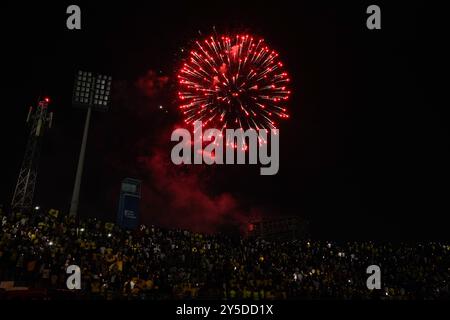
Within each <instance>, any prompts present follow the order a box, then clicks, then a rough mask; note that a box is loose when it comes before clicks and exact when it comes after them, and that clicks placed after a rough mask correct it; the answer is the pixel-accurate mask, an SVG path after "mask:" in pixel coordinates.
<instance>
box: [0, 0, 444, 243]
mask: <svg viewBox="0 0 450 320" xmlns="http://www.w3.org/2000/svg"><path fill="white" fill-rule="evenodd" d="M182 3H183V4H181V3H174V2H167V3H166V4H154V3H153V2H150V1H147V2H146V4H144V3H141V2H135V3H132V2H131V1H127V2H121V3H114V2H112V1H111V2H104V3H101V2H99V3H98V4H96V5H94V4H92V3H86V4H81V3H80V6H81V10H82V30H80V31H69V30H67V29H66V27H65V24H66V17H67V15H66V14H65V11H66V7H67V5H69V4H72V3H67V4H65V3H64V4H61V3H58V4H56V3H48V4H44V3H42V2H39V3H33V4H24V3H17V2H9V3H8V4H6V9H5V10H2V12H3V15H2V22H1V23H2V28H1V32H2V52H3V54H2V56H3V57H2V61H3V62H4V68H3V74H2V77H3V79H4V80H6V83H5V85H3V90H2V92H3V94H2V96H3V103H2V109H3V112H2V126H1V137H0V142H1V146H2V150H3V151H2V166H1V168H0V170H1V172H0V174H1V185H0V203H4V204H8V203H9V202H10V199H11V196H12V191H13V188H14V184H15V180H16V179H17V174H18V170H19V167H20V162H21V159H22V156H23V151H24V148H25V142H26V138H27V131H26V126H25V123H24V120H25V117H26V113H27V110H28V106H29V105H30V104H33V103H34V102H35V101H36V99H37V97H38V96H39V95H40V94H41V95H44V94H45V95H49V96H50V97H51V98H52V104H51V108H52V110H53V111H54V112H55V125H54V128H53V129H52V130H51V131H48V132H47V133H46V137H45V143H44V146H43V154H42V158H41V167H40V172H39V180H38V185H37V189H38V190H37V192H36V195H35V200H36V203H39V204H41V205H43V206H53V207H59V208H61V209H62V210H65V211H67V209H68V207H69V203H70V197H71V190H72V184H73V180H74V175H75V169H76V160H77V154H78V151H79V145H80V142H81V135H82V127H83V120H84V115H85V113H84V112H83V110H79V109H74V108H72V107H71V91H72V85H73V77H74V74H75V72H76V70H78V69H83V70H92V71H97V72H101V73H106V74H110V75H112V76H113V78H114V81H115V92H114V97H113V104H112V107H111V111H110V112H108V113H105V114H100V113H98V114H97V113H96V114H94V116H93V119H92V123H91V126H92V127H91V129H92V130H91V135H90V137H89V145H88V151H87V158H86V166H85V173H84V178H83V179H84V180H83V185H82V197H81V202H82V204H81V207H82V215H90V216H100V217H102V218H105V219H114V217H115V215H116V206H117V201H118V200H117V197H118V189H119V184H120V181H121V179H123V178H124V177H126V176H132V177H136V178H139V179H142V180H143V181H144V184H145V187H146V188H148V189H151V190H153V191H151V194H152V196H151V199H154V198H155V196H157V195H158V190H159V189H158V187H156V186H155V185H154V184H156V183H159V182H160V181H159V180H158V177H157V176H155V172H151V171H152V170H151V169H148V170H146V169H145V168H144V169H142V164H139V159H142V158H144V160H145V159H146V157H152V155H153V154H154V153H155V150H158V152H161V151H162V152H165V151H166V150H167V153H168V152H170V148H169V147H166V148H164V145H165V141H167V146H169V144H170V143H169V140H168V139H166V140H164V137H165V134H167V130H169V129H170V128H171V126H173V125H175V124H176V123H178V122H179V121H180V115H179V114H178V111H177V109H176V102H175V95H174V91H175V87H174V82H173V78H174V75H175V73H176V71H177V67H178V66H179V64H180V61H181V58H182V54H181V53H180V49H181V48H182V47H189V46H190V44H191V43H192V40H194V39H197V38H199V37H200V38H201V36H200V35H199V31H201V32H202V34H203V35H208V34H210V33H212V31H213V26H215V28H216V30H217V31H218V33H224V34H233V33H236V32H248V33H252V34H256V35H259V36H262V37H264V38H265V40H266V42H267V43H268V44H270V46H271V47H272V48H275V49H276V50H277V51H278V52H279V53H280V57H281V59H282V60H283V62H284V63H285V65H286V67H287V69H288V70H289V72H290V74H291V78H292V86H293V88H292V91H293V94H292V99H291V100H290V103H289V109H290V114H291V118H290V120H289V121H286V122H284V123H282V125H281V127H280V134H281V136H280V137H281V153H280V171H279V173H278V174H277V175H276V176H259V173H258V169H257V168H255V167H248V166H246V167H244V168H234V167H232V168H230V167H225V166H220V167H217V166H216V167H214V168H211V167H210V168H203V169H201V171H202V172H200V173H197V172H195V173H194V174H199V175H203V176H205V178H203V177H202V178H199V180H195V181H199V183H201V185H200V186H199V188H201V189H203V190H205V189H206V190H207V191H205V192H206V193H208V194H209V195H210V196H211V197H212V198H213V199H217V198H214V197H215V196H217V195H219V196H220V195H221V194H223V193H226V194H230V195H231V196H232V198H233V199H234V200H233V201H236V202H237V203H238V207H239V208H240V209H239V210H240V211H243V212H247V213H248V212H252V210H257V211H259V212H262V213H263V215H275V216H276V215H299V216H301V217H303V218H305V219H306V220H308V221H309V224H310V231H311V233H312V235H313V236H315V237H322V238H355V239H358V238H376V239H391V238H393V239H429V238H446V237H447V238H448V235H447V232H446V228H445V224H444V223H443V221H444V216H445V215H446V214H448V212H450V211H449V204H448V195H449V191H450V190H449V189H450V188H449V184H448V181H449V178H450V175H449V169H448V163H449V160H450V157H449V127H448V111H446V110H444V108H443V107H444V106H443V105H437V104H432V103H431V101H429V99H428V97H427V95H426V93H425V89H424V87H425V84H426V83H427V82H428V80H427V78H426V77H424V76H423V73H422V72H423V71H424V69H425V68H426V62H427V61H428V60H427V59H428V56H426V55H425V53H426V52H429V51H430V50H432V48H433V47H430V42H431V40H430V38H429V35H428V34H427V32H426V31H425V30H423V29H422V27H423V25H422V24H421V23H420V21H421V14H422V13H423V12H424V9H425V5H423V4H419V3H411V2H407V3H402V4H400V3H398V4H397V5H394V4H380V6H381V9H382V30H377V31H370V30H368V29H367V28H366V26H365V23H366V17H367V15H366V13H365V11H366V8H367V5H369V4H372V3H369V2H359V3H356V2H355V3H353V4H350V3H349V4H342V3H337V2H336V3H331V2H316V1H305V2H302V1H300V2H295V3H294V2H292V3H283V2H279V1H272V2H271V4H263V3H261V2H260V1H249V2H247V1H245V3H246V4H245V5H244V4H240V2H232V1H226V2H225V1H224V2H217V1H210V2H209V3H208V2H197V3H196V2H194V1H189V2H188V1H185V2H182ZM2 6H3V4H2ZM149 70H152V71H154V72H156V77H168V79H169V81H168V83H167V84H166V85H165V86H164V88H162V89H161V90H160V91H161V92H158V93H157V94H155V95H154V96H152V97H147V96H145V93H142V92H139V88H138V87H137V86H136V83H137V82H138V80H139V79H145V77H146V76H148V72H149ZM159 105H163V106H164V108H165V109H164V111H165V110H167V111H168V112H167V113H166V112H160V110H159V109H158V106H159ZM165 166H171V164H165ZM153 168H154V167H153ZM170 170H171V172H174V171H176V170H182V169H180V168H176V167H174V168H170ZM188 170H189V169H188ZM191 178H192V176H191ZM190 181H191V182H192V180H190ZM188 185H189V184H188ZM169 187H173V184H171V185H169ZM159 191H160V190H159ZM186 192H187V191H186ZM202 196H204V194H201V195H200V197H202ZM163 197H164V195H161V198H163ZM219 198H220V197H219ZM149 199H150V198H148V199H147V200H146V206H145V209H144V210H147V211H152V204H151V203H149V202H151V201H150V200H149ZM194 199H196V198H194ZM170 200H173V198H168V201H170ZM155 206H156V205H155ZM194 208H195V207H194ZM155 211H156V210H155ZM157 211H158V212H152V213H148V212H143V215H148V217H155V215H164V212H161V211H164V205H163V204H162V203H159V204H158V205H157ZM171 218H173V219H174V221H175V222H176V221H177V217H175V216H173V215H172V216H171ZM147 221H149V220H147ZM150 221H152V219H150ZM155 221H156V222H158V221H159V219H157V218H155ZM166 222H167V221H166Z"/></svg>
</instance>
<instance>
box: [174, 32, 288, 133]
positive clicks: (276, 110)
mask: <svg viewBox="0 0 450 320" xmlns="http://www.w3.org/2000/svg"><path fill="white" fill-rule="evenodd" d="M289 81H290V79H289V76H288V74H287V72H286V71H285V70H284V67H283V63H282V62H281V61H280V60H279V58H278V53H277V52H275V51H274V50H271V49H270V48H269V47H268V46H267V45H266V44H265V43H264V40H263V39H254V38H253V37H252V36H249V35H236V36H235V37H231V38H230V37H226V36H222V37H220V39H218V38H215V37H213V36H211V37H209V38H207V39H205V40H204V41H203V42H199V41H196V45H195V48H194V49H192V50H191V52H190V55H189V58H188V59H187V61H186V62H185V63H184V65H183V66H182V68H181V70H180V71H179V73H178V82H179V92H178V97H179V99H180V101H181V105H180V109H181V110H182V112H183V114H184V117H185V122H186V123H187V124H191V123H193V122H194V121H196V120H200V121H202V122H203V126H208V127H209V126H211V127H215V128H222V130H223V129H224V128H227V127H239V128H253V129H272V128H276V126H277V123H276V121H277V119H285V118H288V117H289V115H288V114H287V112H286V106H285V103H286V101H287V100H288V99H289V95H290V93H291V92H290V90H289Z"/></svg>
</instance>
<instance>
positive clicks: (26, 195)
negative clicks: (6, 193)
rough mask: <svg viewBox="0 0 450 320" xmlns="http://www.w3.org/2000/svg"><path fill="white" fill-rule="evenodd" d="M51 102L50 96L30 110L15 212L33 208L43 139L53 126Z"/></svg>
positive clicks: (14, 204) (12, 203)
mask: <svg viewBox="0 0 450 320" xmlns="http://www.w3.org/2000/svg"><path fill="white" fill-rule="evenodd" d="M49 102H50V99H49V98H44V99H43V100H41V101H39V102H38V106H37V107H35V108H33V107H30V109H29V110H28V115H27V120H26V122H27V123H29V124H30V133H29V136H28V142H27V145H26V148H25V155H24V158H23V161H22V166H21V168H20V171H19V177H18V179H17V183H16V187H15V189H14V195H13V198H12V201H11V208H12V209H13V212H14V211H17V210H20V211H25V212H26V211H30V210H31V208H32V204H33V197H34V190H35V186H36V180H37V172H38V162H39V157H40V153H41V144H42V139H43V136H44V133H45V131H46V130H45V129H46V128H47V126H48V128H51V127H52V120H53V112H48V104H49Z"/></svg>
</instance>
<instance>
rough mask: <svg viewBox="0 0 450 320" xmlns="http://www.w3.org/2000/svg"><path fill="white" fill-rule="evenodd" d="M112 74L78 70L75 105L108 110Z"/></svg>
mask: <svg viewBox="0 0 450 320" xmlns="http://www.w3.org/2000/svg"><path fill="white" fill-rule="evenodd" d="M111 82H112V78H111V76H106V75H101V74H94V73H92V72H86V71H78V73H77V77H76V79H75V87H74V91H73V99H72V102H73V104H74V105H75V106H78V107H84V108H89V107H93V108H94V109H95V110H98V111H107V110H108V106H109V101H110V95H111Z"/></svg>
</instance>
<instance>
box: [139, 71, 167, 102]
mask: <svg viewBox="0 0 450 320" xmlns="http://www.w3.org/2000/svg"><path fill="white" fill-rule="evenodd" d="M168 82H169V77H167V76H160V75H158V74H157V73H156V72H155V71H153V70H149V71H147V74H146V75H145V76H143V77H141V78H139V79H138V80H137V82H136V86H137V87H138V88H139V89H140V90H141V91H142V93H144V94H145V95H146V96H147V97H149V98H152V97H154V96H155V95H157V94H158V93H159V92H160V91H161V90H162V89H163V88H164V86H165V85H166V84H167V83H168Z"/></svg>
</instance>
